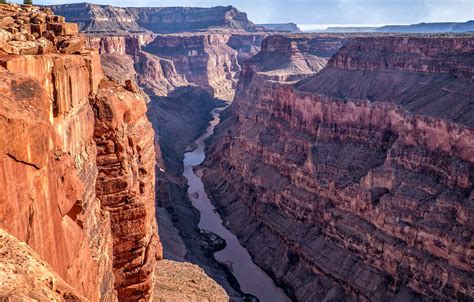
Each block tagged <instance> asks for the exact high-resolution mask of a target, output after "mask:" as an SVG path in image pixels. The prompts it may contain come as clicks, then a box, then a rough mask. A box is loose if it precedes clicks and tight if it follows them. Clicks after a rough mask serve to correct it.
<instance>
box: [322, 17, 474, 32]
mask: <svg viewBox="0 0 474 302" xmlns="http://www.w3.org/2000/svg"><path fill="white" fill-rule="evenodd" d="M318 31H322V32H332V33H336V32H346V33H348V32H380V33H462V32H470V31H471V32H472V31H474V20H470V21H467V22H464V23H458V22H441V23H418V24H409V25H385V26H381V27H375V26H347V27H345V26H331V27H328V28H326V29H325V30H318Z"/></svg>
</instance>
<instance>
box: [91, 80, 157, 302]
mask: <svg viewBox="0 0 474 302" xmlns="http://www.w3.org/2000/svg"><path fill="white" fill-rule="evenodd" d="M136 92H137V91H133V90H132V91H129V90H126V89H125V88H123V87H121V86H120V85H118V84H116V83H113V82H107V81H103V82H101V84H100V86H99V90H98V92H97V93H96V94H95V95H94V96H92V97H91V106H92V109H93V111H94V115H95V124H94V125H95V126H94V140H95V143H96V145H97V167H98V177H97V184H96V193H97V197H98V198H99V200H100V201H101V204H102V207H103V208H105V209H106V210H107V211H108V212H109V213H110V219H111V226H112V237H113V256H114V257H113V268H114V274H115V288H117V291H118V296H119V297H121V298H122V300H130V301H137V300H140V299H145V298H147V297H150V296H151V292H152V289H153V270H154V266H155V260H156V259H161V258H162V250H161V245H160V243H159V240H158V231H157V226H156V220H155V205H154V200H155V174H154V169H155V150H154V148H155V146H154V132H153V128H152V127H151V124H150V122H149V121H148V119H147V118H146V115H145V113H146V105H145V101H144V99H143V98H142V97H140V96H139V95H138V94H136Z"/></svg>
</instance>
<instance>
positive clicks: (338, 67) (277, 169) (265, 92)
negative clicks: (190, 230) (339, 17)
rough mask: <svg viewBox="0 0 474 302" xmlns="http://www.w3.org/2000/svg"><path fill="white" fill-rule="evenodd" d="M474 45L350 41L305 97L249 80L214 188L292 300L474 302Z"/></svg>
mask: <svg viewBox="0 0 474 302" xmlns="http://www.w3.org/2000/svg"><path fill="white" fill-rule="evenodd" d="M270 41H271V39H267V43H266V48H267V49H270V48H272V49H283V48H284V47H283V46H282V43H277V44H271V45H269V43H270ZM473 43H474V40H473V39H472V38H471V37H442V38H437V37H380V36H379V37H372V38H366V39H362V38H361V39H354V40H351V39H349V41H348V42H347V45H346V46H344V47H343V48H342V49H341V50H340V51H339V52H338V53H337V54H336V55H335V56H334V57H333V58H332V59H331V60H330V61H329V65H328V66H327V67H326V68H324V69H323V70H322V71H321V72H320V73H318V74H316V75H313V76H311V77H309V78H307V79H305V80H302V81H300V82H298V83H297V84H296V85H294V84H291V83H282V82H274V81H273V82H270V81H267V79H268V77H267V76H266V75H265V73H267V72H271V71H272V70H271V69H268V70H266V69H264V68H267V66H259V65H258V62H249V63H248V64H253V66H252V65H249V66H245V67H244V68H243V69H244V72H243V75H242V77H243V78H241V81H240V82H239V85H238V91H237V93H236V98H235V100H234V103H233V105H232V110H231V115H230V117H229V118H228V119H227V120H226V121H224V122H223V123H222V127H220V129H218V130H217V137H216V138H215V140H214V142H213V144H212V146H211V148H210V152H209V156H208V158H207V159H206V162H205V165H206V169H205V173H204V176H203V178H204V180H205V181H206V183H207V187H208V188H211V189H209V190H210V193H211V195H213V196H214V199H215V200H216V202H217V203H218V206H219V207H220V210H221V211H222V213H223V214H224V216H225V217H226V218H227V220H228V222H229V226H230V228H231V229H232V230H233V231H234V232H236V233H237V234H238V236H239V238H241V239H242V242H243V243H244V244H245V245H246V247H247V248H248V249H249V250H250V252H251V253H252V255H253V256H254V259H255V261H256V262H257V263H259V264H260V265H261V266H262V267H263V268H264V269H266V270H268V271H271V272H272V273H273V274H274V276H276V278H277V279H278V280H279V281H280V282H283V283H284V284H286V285H288V287H289V288H290V289H289V294H290V295H292V296H293V297H295V298H297V299H298V300H301V301H316V300H323V299H336V300H356V299H369V300H399V299H401V300H404V301H406V300H426V299H428V300H429V299H434V300H444V299H446V300H451V299H456V300H466V301H467V300H470V299H472V298H473V297H474V292H473V288H474V287H473V285H474V278H473V276H474V271H473V266H474V263H473V260H472V257H471V256H470V255H471V253H472V241H473V238H472V236H473V232H474V225H473V224H472V221H473V219H472V217H473V213H474V212H473V211H474V208H473V193H472V185H473V184H472V171H473V170H474V153H473V150H474V131H473V129H472V128H471V127H472V124H471V123H470V118H471V117H472V116H473V115H474V114H473V112H472V108H471V109H468V108H467V107H466V104H467V103H466V102H467V99H469V98H471V99H472V94H473V91H472V88H473V87H474V86H473V85H472V67H473V64H472V63H473V62H472V60H471V58H470V57H469V58H468V54H467V53H469V52H472V45H473ZM264 44H265V43H264ZM292 44H293V43H292ZM293 45H294V44H293ZM292 49H293V47H292ZM264 62H265V61H264ZM420 62H421V63H420ZM247 67H248V68H247ZM260 70H265V71H264V72H260ZM270 79H272V78H270ZM413 79H416V80H417V81H412V80H413ZM394 80H396V82H395V83H394V82H393V81H394ZM461 91H462V92H461ZM449 107H455V108H457V109H458V111H456V112H457V114H455V110H454V109H449ZM246 215H248V216H249V217H252V219H245V220H242V219H241V217H247V216H246ZM268 255H272V256H271V257H269V256H268Z"/></svg>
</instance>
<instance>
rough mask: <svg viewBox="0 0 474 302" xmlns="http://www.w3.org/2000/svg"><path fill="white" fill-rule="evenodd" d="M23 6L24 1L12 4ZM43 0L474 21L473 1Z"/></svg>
mask: <svg viewBox="0 0 474 302" xmlns="http://www.w3.org/2000/svg"><path fill="white" fill-rule="evenodd" d="M12 2H14V3H19V2H22V1H18V0H15V1H12ZM270 2H271V3H269V1H264V0H229V1H222V0H201V1H198V0H176V1H172V0H163V1H160V2H159V3H157V2H155V1H150V0H135V1H131V0H118V1H110V0H98V1H76V0H65V1H62V0H42V1H34V3H35V4H39V5H59V4H73V3H91V4H99V5H111V6H118V7H214V6H224V7H225V6H229V5H231V6H233V7H235V8H237V9H238V10H239V11H241V12H245V13H246V14H247V16H248V18H249V20H250V21H252V22H254V23H256V24H262V23H267V24H268V23H296V24H298V25H305V24H311V25H325V24H330V25H335V26H345V27H347V26H351V25H354V24H357V25H360V26H370V25H373V24H379V25H380V24H381V25H406V24H418V23H445V22H461V23H462V22H467V21H469V20H472V19H474V1H471V0H451V1H440V0H399V1H395V0H379V1H376V0H316V1H311V0H294V1H292V2H291V3H288V2H287V1H284V0H274V1H270Z"/></svg>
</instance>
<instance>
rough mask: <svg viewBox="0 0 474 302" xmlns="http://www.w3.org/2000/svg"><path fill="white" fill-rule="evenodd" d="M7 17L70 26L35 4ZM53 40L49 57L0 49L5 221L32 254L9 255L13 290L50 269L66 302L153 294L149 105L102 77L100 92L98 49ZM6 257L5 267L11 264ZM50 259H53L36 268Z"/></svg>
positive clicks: (155, 250) (62, 36) (0, 223)
mask: <svg viewBox="0 0 474 302" xmlns="http://www.w3.org/2000/svg"><path fill="white" fill-rule="evenodd" d="M12 12H13V13H12ZM0 14H2V15H5V14H7V15H8V17H5V18H3V19H2V20H3V21H5V19H7V18H12V19H13V20H14V23H15V24H20V25H21V26H22V28H28V25H30V27H32V26H33V25H35V24H40V25H41V24H44V23H41V22H43V21H41V20H43V17H44V20H45V22H46V23H47V22H50V21H48V20H53V21H51V22H56V23H57V24H56V23H47V24H46V25H45V26H46V27H48V26H49V25H50V24H54V28H61V27H64V28H68V27H69V25H64V24H67V23H63V22H64V19H63V18H62V17H59V16H54V15H52V14H51V13H50V12H49V11H48V10H44V9H39V8H37V7H33V6H17V5H13V4H11V5H1V6H0ZM36 18H40V19H41V20H40V21H35V20H36ZM19 20H21V22H20V21H19ZM26 20H30V22H31V24H25V22H28V21H26ZM3 21H2V22H3ZM3 24H4V23H3ZM63 25H64V26H63ZM9 28H13V27H11V26H10V25H7V30H8V29H9ZM76 29H77V27H76ZM53 37H54V38H55V39H57V40H58V41H60V40H63V41H65V42H64V43H66V42H67V41H74V40H75V39H78V36H77V35H74V34H72V33H71V34H70V33H60V32H57V33H56V32H55V35H54V36H53ZM2 38H3V37H2ZM0 41H2V42H0V43H1V45H6V44H9V43H10V44H11V41H12V40H0ZM5 43H6V44H5ZM54 45H56V47H59V49H58V48H56V51H53V52H51V53H36V54H32V55H14V54H3V53H2V55H1V56H0V78H1V81H0V99H1V101H0V133H2V135H1V136H0V171H1V173H0V188H1V191H2V194H1V196H2V197H1V198H0V227H1V228H2V229H4V230H5V231H6V232H8V233H9V234H10V235H12V236H14V237H16V238H17V239H19V240H21V241H23V242H25V243H26V244H27V245H28V246H29V247H30V248H31V249H32V250H33V251H34V252H35V253H37V255H33V256H31V257H30V256H27V257H23V256H21V254H18V255H16V256H14V257H17V256H18V257H19V258H18V262H15V264H13V265H19V269H18V270H17V271H16V272H15V274H17V273H18V274H19V275H20V276H19V277H18V278H17V279H16V280H17V281H18V282H19V283H17V281H15V280H13V281H12V283H9V284H8V286H12V287H13V288H15V287H18V288H24V289H25V290H26V289H28V288H31V287H34V288H36V285H35V284H36V283H35V284H31V283H29V282H36V281H35V280H36V279H37V278H36V277H35V276H39V275H41V274H43V273H44V274H49V275H51V278H53V279H51V280H52V281H51V282H53V284H52V285H50V287H51V288H55V286H56V285H55V284H54V282H55V281H54V280H59V279H58V277H57V276H56V275H55V274H57V275H58V276H59V277H60V278H62V279H63V280H64V282H66V283H67V284H69V285H70V286H71V287H72V288H74V293H71V295H70V298H71V299H73V298H74V297H75V296H73V294H74V295H76V296H77V297H79V298H80V297H81V296H83V297H85V298H87V299H89V300H92V301H99V300H103V301H114V300H116V299H117V298H118V299H120V300H134V299H135V298H136V297H141V298H150V296H151V291H152V288H153V268H154V262H155V260H154V259H155V257H158V258H160V255H161V252H160V243H159V241H158V238H157V230H156V222H155V211H154V190H155V189H154V165H155V159H154V147H155V146H154V143H153V137H154V134H153V130H152V128H151V127H150V124H149V123H148V122H147V119H146V115H145V111H146V106H145V103H144V101H143V98H142V97H141V96H140V95H139V94H138V93H137V90H135V89H134V86H133V85H132V84H131V83H130V82H129V83H128V85H127V86H126V87H127V89H129V90H131V91H133V92H131V91H124V88H121V87H120V86H119V85H118V84H110V83H109V84H107V82H103V83H102V84H101V85H100V88H99V83H100V81H101V80H102V78H103V74H102V70H101V65H100V60H99V55H98V53H97V52H96V51H91V50H87V49H85V48H83V47H82V46H83V44H81V45H82V46H81V47H80V48H79V47H78V48H76V47H74V49H75V50H74V51H70V52H69V51H67V52H63V53H61V47H62V46H59V45H62V44H59V42H58V44H54ZM104 83H105V84H104ZM90 100H91V101H92V104H93V106H91V104H90ZM127 106H128V107H127ZM130 106H132V107H133V109H134V110H130V108H131V107H130ZM93 108H94V109H95V110H93ZM99 109H103V110H105V111H101V110H99ZM113 113H118V114H119V115H118V116H115V115H113ZM111 150H115V151H116V153H114V154H109V153H107V152H110V151H111ZM122 165H123V166H122ZM8 242H13V241H11V240H9V241H8ZM12 244H13V243H12ZM7 252H8V253H10V252H9V251H7ZM21 253H22V254H23V252H21ZM28 253H29V252H28ZM5 255H6V254H2V256H1V257H0V258H2V259H0V262H1V263H2V265H3V263H9V262H8V261H7V260H6V259H3V258H4V257H6V256H5ZM32 258H34V259H33V260H34V263H32V262H31V261H32V260H31V259H32ZM15 259H16V258H15ZM43 260H44V261H45V262H46V263H48V265H49V267H45V268H44V272H43V271H42V270H39V269H38V270H36V269H37V268H38V265H36V264H35V263H37V262H41V261H43ZM5 261H7V262H5ZM15 261H16V260H15ZM22 266H24V267H30V268H31V269H32V270H33V271H32V272H31V276H30V277H28V278H30V279H25V278H26V277H22V276H21V275H22V274H23V270H20V268H21V267H22ZM21 269H22V268H21ZM28 274H30V272H29V271H28ZM46 276H48V275H46ZM9 280H10V279H9ZM10 281H11V280H10ZM10 281H9V282H10ZM22 282H24V283H25V284H22ZM38 282H40V283H41V282H42V281H41V280H39V281H38ZM61 282H62V281H60V280H59V281H58V283H59V284H60V287H61V288H62V287H63V285H62V283H61ZM41 284H43V283H41ZM41 284H39V285H38V286H40V287H42V286H43V285H44V284H43V285H41ZM2 290H3V288H2ZM38 290H40V289H39V288H38ZM58 290H59V289H58ZM68 290H69V289H68ZM20 294H22V293H20ZM46 294H47V295H49V293H46ZM60 294H62V292H61V290H59V291H58V292H57V293H51V295H50V296H51V297H55V295H56V296H57V295H60ZM35 297H43V296H41V295H40V293H38V296H35ZM68 297H69V296H68ZM68 297H65V296H63V298H64V299H65V300H67V298H68ZM79 298H78V299H79Z"/></svg>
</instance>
